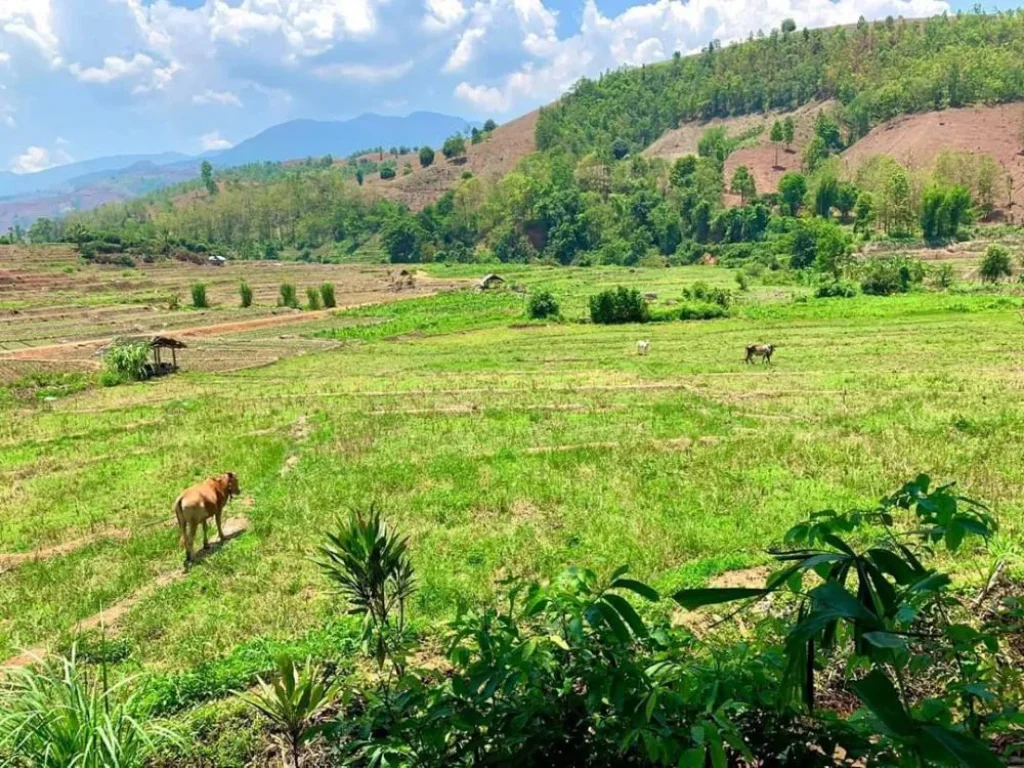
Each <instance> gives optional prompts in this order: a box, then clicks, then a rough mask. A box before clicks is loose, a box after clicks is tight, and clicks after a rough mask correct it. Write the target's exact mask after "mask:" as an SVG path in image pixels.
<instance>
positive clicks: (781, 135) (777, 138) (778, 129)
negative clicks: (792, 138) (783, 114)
mask: <svg viewBox="0 0 1024 768" xmlns="http://www.w3.org/2000/svg"><path fill="white" fill-rule="evenodd" d="M769 138H771V140H772V144H773V145H775V167H776V168H778V167H779V144H781V143H782V141H783V139H785V138H786V134H785V132H784V131H783V128H782V123H781V122H780V121H779V120H776V121H775V122H774V123H772V132H771V134H770V136H769Z"/></svg>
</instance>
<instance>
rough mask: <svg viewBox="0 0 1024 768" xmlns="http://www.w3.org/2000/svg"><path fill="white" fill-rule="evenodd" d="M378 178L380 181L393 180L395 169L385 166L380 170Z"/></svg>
mask: <svg viewBox="0 0 1024 768" xmlns="http://www.w3.org/2000/svg"><path fill="white" fill-rule="evenodd" d="M380 177H381V178H382V179H393V178H395V169H394V168H392V167H391V166H390V165H385V166H384V167H383V168H381V169H380Z"/></svg>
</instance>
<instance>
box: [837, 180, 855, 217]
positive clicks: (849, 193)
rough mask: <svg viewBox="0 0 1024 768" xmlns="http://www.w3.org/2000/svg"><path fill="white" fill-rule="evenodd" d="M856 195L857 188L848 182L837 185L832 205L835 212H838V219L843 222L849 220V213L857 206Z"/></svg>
mask: <svg viewBox="0 0 1024 768" xmlns="http://www.w3.org/2000/svg"><path fill="white" fill-rule="evenodd" d="M857 195H858V191H857V187H856V186H855V185H854V184H852V183H850V182H848V181H844V182H841V183H840V184H839V188H838V189H837V190H836V197H835V203H834V204H835V207H836V210H838V211H839V216H840V218H841V219H842V220H843V221H844V222H847V221H849V220H850V213H851V212H852V211H853V208H854V206H856V205H857Z"/></svg>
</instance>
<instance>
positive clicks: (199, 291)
mask: <svg viewBox="0 0 1024 768" xmlns="http://www.w3.org/2000/svg"><path fill="white" fill-rule="evenodd" d="M192 306H193V307H195V308H196V309H205V308H206V307H208V306H210V302H209V300H208V299H207V298H206V284H205V283H192Z"/></svg>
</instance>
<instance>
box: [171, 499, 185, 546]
mask: <svg viewBox="0 0 1024 768" xmlns="http://www.w3.org/2000/svg"><path fill="white" fill-rule="evenodd" d="M174 516H175V517H176V518H177V520H178V545H179V546H182V547H183V546H185V514H184V513H183V512H182V511H181V496H179V497H178V500H177V501H175V502H174Z"/></svg>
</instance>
